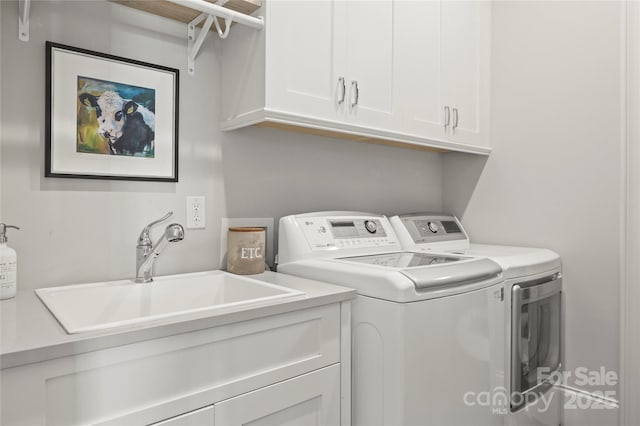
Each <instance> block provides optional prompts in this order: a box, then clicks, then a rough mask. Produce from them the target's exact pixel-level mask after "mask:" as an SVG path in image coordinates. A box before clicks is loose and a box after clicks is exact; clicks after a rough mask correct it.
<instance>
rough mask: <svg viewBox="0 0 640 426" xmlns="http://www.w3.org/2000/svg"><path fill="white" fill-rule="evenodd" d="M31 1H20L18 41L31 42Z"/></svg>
mask: <svg viewBox="0 0 640 426" xmlns="http://www.w3.org/2000/svg"><path fill="white" fill-rule="evenodd" d="M30 9H31V0H18V40H20V41H29V20H30V18H31V16H30V14H31V10H30Z"/></svg>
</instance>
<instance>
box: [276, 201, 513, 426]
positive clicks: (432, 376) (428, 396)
mask: <svg viewBox="0 0 640 426" xmlns="http://www.w3.org/2000/svg"><path fill="white" fill-rule="evenodd" d="M278 249H279V251H278V272H282V273H286V274H291V275H296V276H300V277H304V278H311V279H315V280H319V281H325V282H329V283H334V284H339V285H343V286H348V287H352V288H354V289H356V290H357V291H358V295H357V297H356V299H355V300H354V302H353V304H352V315H351V317H352V342H353V347H352V349H353V352H352V353H353V358H352V374H353V375H352V392H353V395H352V409H353V412H352V420H353V423H354V424H355V425H367V426H370V425H425V426H428V425H438V426H441V425H502V424H503V417H502V416H501V413H500V410H496V409H495V407H492V406H487V405H486V404H484V405H483V404H481V403H478V402H477V399H478V396H480V395H483V394H486V395H487V396H488V395H490V393H491V392H492V391H493V390H494V389H496V388H497V387H499V386H501V385H502V384H503V379H504V353H505V349H504V338H503V335H504V309H505V307H504V297H503V296H504V294H503V293H504V292H503V290H504V288H503V277H502V270H501V268H500V266H499V265H498V264H497V263H495V262H493V261H491V260H489V259H486V258H485V259H483V258H477V257H468V256H460V255H453V254H446V255H431V254H428V253H411V252H406V251H402V249H401V247H400V244H399V240H398V238H397V236H396V234H395V232H394V230H393V228H392V226H391V224H390V222H389V221H388V219H387V218H386V217H384V216H381V215H375V214H368V213H354V212H322V213H309V214H301V215H293V216H287V217H283V218H282V219H281V220H280V227H279V243H278Z"/></svg>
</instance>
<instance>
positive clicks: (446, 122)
mask: <svg viewBox="0 0 640 426" xmlns="http://www.w3.org/2000/svg"><path fill="white" fill-rule="evenodd" d="M450 121H451V110H450V109H449V107H448V106H445V107H444V128H445V130H446V129H447V127H449V122H450Z"/></svg>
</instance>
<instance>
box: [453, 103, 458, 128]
mask: <svg viewBox="0 0 640 426" xmlns="http://www.w3.org/2000/svg"><path fill="white" fill-rule="evenodd" d="M457 127H458V108H454V109H453V127H452V128H453V130H455V129H456V128H457Z"/></svg>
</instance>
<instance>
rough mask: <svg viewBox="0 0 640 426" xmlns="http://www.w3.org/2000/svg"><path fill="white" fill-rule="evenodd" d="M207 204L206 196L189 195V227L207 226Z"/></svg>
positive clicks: (202, 227)
mask: <svg viewBox="0 0 640 426" xmlns="http://www.w3.org/2000/svg"><path fill="white" fill-rule="evenodd" d="M206 206H207V204H206V201H205V198H204V196H198V197H193V196H190V197H187V229H204V228H205V227H206V224H207V221H206V217H207V208H206Z"/></svg>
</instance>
